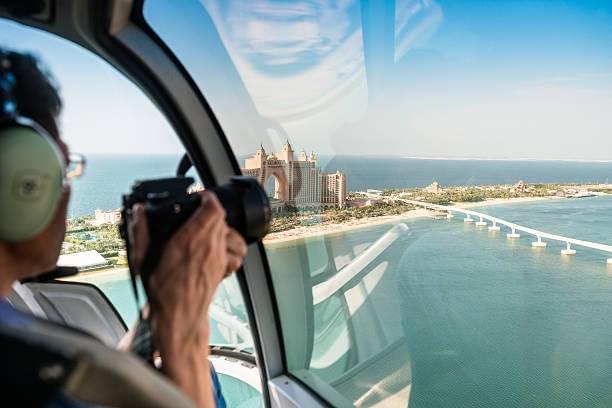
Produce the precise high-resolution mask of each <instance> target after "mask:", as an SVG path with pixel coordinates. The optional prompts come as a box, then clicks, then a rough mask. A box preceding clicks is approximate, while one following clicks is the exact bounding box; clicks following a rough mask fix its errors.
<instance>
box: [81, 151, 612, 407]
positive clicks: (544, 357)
mask: <svg viewBox="0 0 612 408" xmlns="http://www.w3.org/2000/svg"><path fill="white" fill-rule="evenodd" d="M124 159H125V160H126V162H125V163H123V164H122V166H121V167H119V166H117V165H113V164H112V163H111V162H112V160H110V159H108V161H107V160H105V159H101V160H100V161H99V162H97V163H99V164H100V165H102V166H108V167H109V168H112V170H111V171H112V174H113V175H114V176H113V177H101V176H96V177H93V178H92V179H90V178H89V176H91V175H93V176H95V175H96V174H101V173H98V171H99V169H95V168H94V163H96V160H95V159H92V160H91V166H92V168H91V171H90V172H89V173H87V174H86V177H85V179H84V180H82V181H81V182H80V183H82V185H77V186H75V193H81V192H83V191H89V192H90V193H91V194H94V195H96V197H100V196H108V195H114V194H118V193H120V192H122V191H121V190H122V189H125V188H127V187H129V185H130V184H131V181H132V180H131V179H130V177H129V176H128V174H124V173H130V174H135V175H142V176H143V177H150V176H153V175H155V176H158V175H159V176H162V175H164V172H171V171H172V169H173V168H174V164H173V161H172V160H171V159H170V158H158V159H157V160H156V161H155V164H152V165H150V166H148V165H147V164H146V163H145V161H142V162H141V161H138V160H136V161H134V160H132V161H131V159H128V158H124ZM122 160H123V159H122ZM143 160H144V159H143ZM336 166H337V167H338V168H340V169H341V170H343V171H344V172H345V173H346V174H347V179H348V182H349V190H361V189H365V188H379V189H381V188H394V187H411V186H422V185H427V184H429V183H430V182H431V181H432V180H434V179H435V180H438V181H439V182H440V183H442V184H443V185H454V184H457V185H460V184H500V183H513V182H515V181H517V180H518V179H523V180H525V181H527V182H583V183H587V182H589V183H590V182H594V183H597V182H607V180H608V177H609V176H612V164H611V163H576V162H531V161H525V162H514V161H512V162H510V161H475V162H470V161H461V160H448V161H447V160H444V161H440V160H415V159H402V158H393V159H383V158H355V157H336V158H333V159H331V160H330V161H329V163H328V164H327V169H328V170H329V171H335V167H336ZM377 166H379V167H377ZM385 166H387V167H385ZM88 180H89V181H88ZM94 180H96V182H97V183H98V187H95V188H94V187H92V186H86V184H85V183H86V182H89V183H94ZM75 195H76V194H75ZM107 198H108V197H107ZM88 202H91V203H94V204H95V203H97V201H95V200H92V201H88ZM88 205H89V207H88ZM91 205H93V204H87V205H86V204H85V202H81V204H79V205H77V206H75V207H73V209H72V211H76V212H80V213H82V214H87V213H91V208H93V207H91ZM95 205H98V204H95ZM117 205H118V201H117V204H112V202H111V204H109V206H108V207H107V208H113V206H115V207H116V206H117ZM611 208H612V196H602V197H592V198H583V199H557V200H546V201H536V202H529V203H514V204H503V205H496V206H483V207H480V208H478V209H477V210H478V211H482V212H485V213H489V214H492V215H495V216H497V217H499V218H502V219H505V220H508V221H513V222H516V223H519V224H521V225H524V226H528V227H532V228H536V229H539V230H542V231H546V232H550V233H555V234H561V235H566V236H570V237H573V238H578V239H583V240H590V241H595V242H599V243H604V244H608V245H612V230H611V229H610V225H611V224H612V211H610V209H611ZM462 218H463V217H459V216H458V217H455V218H454V219H452V220H433V219H428V218H427V219H407V220H404V221H403V223H404V224H405V225H406V227H407V230H406V231H405V232H404V233H402V234H401V235H400V236H399V237H398V238H397V239H396V240H395V241H393V243H392V244H391V245H390V246H389V247H388V248H386V250H384V251H383V252H382V253H380V254H379V255H377V256H376V257H375V258H374V259H372V260H371V262H369V263H368V264H367V265H365V266H364V268H363V272H362V275H361V278H360V279H359V280H356V281H354V282H352V283H351V284H350V285H348V286H347V287H346V288H345V289H344V290H343V291H341V292H335V293H334V294H333V296H330V297H329V298H326V299H325V300H323V301H322V302H320V303H318V304H316V305H313V304H310V305H308V304H307V305H306V308H305V307H304V305H303V304H301V303H299V302H298V300H297V299H298V297H295V296H283V294H281V293H278V294H277V299H278V300H279V301H280V302H282V303H281V304H280V305H279V311H280V313H281V321H282V322H283V324H285V325H287V326H286V330H287V332H286V333H285V335H286V336H287V338H289V337H290V336H291V334H292V332H297V333H298V334H299V335H301V336H302V338H303V337H304V335H302V334H300V333H301V332H300V330H306V327H308V328H309V329H308V331H307V332H306V336H307V338H311V339H312V350H311V360H310V361H311V365H310V368H309V371H310V372H311V373H312V374H315V375H316V376H317V377H319V378H320V379H323V380H324V381H327V382H329V383H332V384H334V387H335V388H336V390H337V391H338V392H340V393H341V394H343V395H344V396H345V397H346V398H348V399H350V400H352V401H354V400H355V398H357V397H358V396H359V395H361V394H362V393H363V392H365V391H367V387H369V386H370V385H371V384H377V386H376V389H377V394H376V395H379V396H380V397H381V398H382V396H385V395H389V394H393V393H396V392H397V391H398V390H401V389H405V388H406V387H407V386H410V387H411V388H410V390H411V391H410V397H409V400H406V401H404V402H402V403H400V405H398V406H408V405H409V406H410V407H439V406H461V407H463V406H466V407H490V406H495V407H525V406H538V407H558V406H571V407H585V408H587V407H588V408H591V407H610V406H612V393H611V392H610V390H609V384H611V383H612V324H611V321H610V316H612V265H607V264H606V260H607V258H610V257H612V256H611V255H609V254H606V253H603V252H598V251H595V250H588V249H584V248H580V247H575V249H576V250H577V254H576V255H575V256H563V255H561V253H560V250H561V249H563V247H564V245H562V244H561V243H553V242H549V246H548V247H547V248H538V249H536V248H532V247H531V242H532V241H533V237H530V236H527V235H525V234H523V235H522V236H521V238H520V239H514V240H510V239H507V238H506V235H505V233H506V231H503V230H502V231H500V232H498V233H492V232H489V231H488V230H487V228H480V229H479V228H477V227H475V226H474V225H466V224H464V223H463V221H462ZM396 223H397V222H396ZM392 227H393V225H392V224H388V225H376V226H371V227H365V228H360V229H356V230H349V231H345V232H341V233H335V234H331V235H327V236H325V237H324V238H321V237H313V238H306V239H301V240H297V241H293V242H292V243H291V244H286V243H281V244H274V243H272V244H267V245H266V252H267V256H268V261H269V264H270V267H271V271H272V275H273V280H274V282H275V285H276V287H277V288H278V287H280V286H279V285H281V283H282V282H283V279H285V278H287V277H288V276H287V274H288V273H290V274H291V276H290V279H285V280H284V281H285V282H286V284H287V285H289V286H288V287H293V286H294V283H292V282H295V279H305V280H304V281H305V282H311V284H312V285H317V284H320V283H322V282H326V281H327V280H329V279H330V278H331V277H332V276H334V275H335V274H336V273H337V271H340V270H342V268H343V267H344V266H345V265H347V264H350V263H351V261H353V260H355V259H356V258H357V257H359V255H360V254H362V253H363V251H365V250H366V249H367V248H370V247H372V245H373V244H374V243H375V242H376V241H377V240H378V239H380V238H381V237H382V236H383V235H384V234H385V233H386V232H387V231H389V230H390V229H391V228H392ZM296 259H301V263H300V264H296V261H295V260H296ZM306 264H307V265H309V267H308V268H307V270H306V271H304V270H302V271H300V266H303V265H306ZM315 271H316V272H315ZM321 271H323V272H321ZM304 273H305V274H306V275H304ZM95 282H96V284H98V285H99V286H100V287H101V288H102V289H103V290H104V291H105V292H106V293H107V295H108V296H109V297H110V299H111V300H112V301H113V302H114V303H115V304H116V306H117V308H118V310H119V312H120V313H121V314H122V315H123V316H124V318H125V319H126V320H127V321H133V319H134V317H135V306H134V303H133V299H132V296H131V289H130V287H129V283H128V281H127V274H126V275H125V276H113V277H108V276H107V277H104V276H102V277H100V278H99V279H97V281H95ZM230 286H231V285H230ZM230 293H231V288H229V287H228V288H225V287H224V288H222V290H221V293H220V295H219V298H218V300H217V304H219V305H225V306H227V307H228V308H229V309H228V310H233V311H234V312H236V311H237V312H236V314H238V315H240V316H244V315H245V313H244V308H243V306H240V305H239V303H240V302H236V299H235V298H232V299H231V300H230V296H229V294H230ZM307 298H308V297H307ZM236 303H238V306H236ZM230 304H233V306H232V305H230ZM304 310H307V311H309V313H311V314H310V315H311V318H312V323H311V325H305V326H298V327H297V328H296V327H293V328H291V329H290V328H289V326H290V325H291V324H292V323H293V322H295V321H296V318H297V317H299V316H301V315H302V314H303V311H304ZM228 339H229V340H228ZM230 340H231V336H229V337H228V333H227V330H224V329H223V328H222V327H220V326H217V325H216V324H213V333H212V341H213V342H218V343H228V342H231V341H230ZM347 371H350V372H351V375H343V374H344V373H346V372H347ZM364 387H366V388H364ZM373 398H374V400H373V401H374V402H376V401H377V400H376V398H377V397H376V396H374V397H373Z"/></svg>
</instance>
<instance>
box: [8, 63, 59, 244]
mask: <svg viewBox="0 0 612 408" xmlns="http://www.w3.org/2000/svg"><path fill="white" fill-rule="evenodd" d="M16 85H17V79H16V77H15V74H14V73H13V69H12V62H11V60H10V59H9V57H8V54H7V53H5V52H4V53H2V52H0V241H9V242H19V241H24V240H27V239H30V238H33V237H34V236H36V235H37V234H38V233H39V232H41V231H42V230H43V229H44V228H45V227H47V225H49V223H50V222H51V220H52V218H53V215H54V214H55V211H56V209H57V206H58V204H59V201H60V199H61V196H62V191H63V187H64V183H65V179H66V165H65V161H64V157H63V155H62V152H61V150H60V149H59V146H58V145H57V143H56V142H55V141H54V140H53V138H52V137H51V136H50V135H49V134H48V133H47V132H46V131H45V130H44V129H43V127H42V126H40V125H38V124H37V123H36V122H35V121H33V120H31V119H29V118H27V117H24V116H20V115H19V107H18V106H17V100H16V98H15V95H14V90H15V87H16Z"/></svg>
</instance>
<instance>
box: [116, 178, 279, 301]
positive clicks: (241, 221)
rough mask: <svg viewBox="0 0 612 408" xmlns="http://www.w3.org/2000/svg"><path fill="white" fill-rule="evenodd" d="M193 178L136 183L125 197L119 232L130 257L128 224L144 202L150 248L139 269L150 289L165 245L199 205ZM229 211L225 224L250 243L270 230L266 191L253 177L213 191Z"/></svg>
mask: <svg viewBox="0 0 612 408" xmlns="http://www.w3.org/2000/svg"><path fill="white" fill-rule="evenodd" d="M193 182H194V180H193V178H191V177H173V178H164V179H155V180H144V181H137V182H136V183H134V185H133V186H132V191H131V193H130V194H125V195H124V196H123V205H122V209H121V222H120V224H119V232H120V234H121V237H122V238H123V239H124V240H125V243H126V248H127V252H128V255H129V253H130V239H129V236H128V234H129V232H128V223H129V221H130V218H131V215H132V214H131V213H132V206H133V205H134V204H136V203H142V204H143V205H144V210H145V214H146V218H147V226H148V230H149V248H148V249H147V252H146V254H145V258H144V260H143V264H142V265H141V268H140V274H141V278H142V280H143V284H144V286H145V290H146V289H147V286H148V285H147V283H148V277H149V276H150V274H151V272H152V271H153V270H154V269H155V266H156V265H157V263H158V262H159V259H160V257H161V254H162V252H163V249H164V246H165V244H166V242H168V240H169V239H170V237H171V236H172V235H173V234H174V233H175V232H176V231H177V230H178V229H179V228H180V227H181V225H183V224H184V223H185V222H186V221H187V219H188V218H189V217H190V216H191V215H192V214H193V213H194V211H195V210H196V209H197V208H198V206H199V205H200V200H201V197H200V195H199V194H190V193H189V192H188V188H189V186H191V185H192V184H193ZM209 191H212V192H213V193H215V194H216V196H217V198H218V199H219V201H220V202H221V205H222V206H223V208H224V209H225V212H226V221H227V224H228V225H229V226H231V227H232V228H234V229H235V230H236V231H238V233H240V235H242V237H243V238H244V239H245V241H246V242H247V243H248V244H250V243H253V242H255V241H258V240H259V239H261V238H263V237H264V236H265V235H266V234H267V233H268V229H269V227H270V220H271V218H272V211H271V209H270V202H269V199H268V196H267V195H266V192H265V191H264V189H263V188H262V187H261V185H260V184H259V183H258V182H257V180H255V179H254V178H251V177H245V176H235V177H232V178H230V180H229V181H228V182H227V183H226V184H223V185H221V186H219V187H215V188H211V189H209Z"/></svg>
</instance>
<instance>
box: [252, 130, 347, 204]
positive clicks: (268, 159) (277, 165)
mask: <svg viewBox="0 0 612 408" xmlns="http://www.w3.org/2000/svg"><path fill="white" fill-rule="evenodd" d="M242 174H244V175H245V176H251V177H255V178H256V179H257V180H258V181H259V182H260V183H261V185H262V186H264V187H265V186H266V184H267V181H268V179H269V178H270V177H273V178H274V192H273V194H271V192H269V194H270V196H272V197H273V198H275V199H277V200H279V202H280V203H282V204H289V205H293V206H296V207H298V208H306V207H313V208H316V207H340V208H342V207H344V206H345V204H346V176H345V175H344V173H341V172H340V171H339V170H338V171H336V172H335V173H322V172H321V169H320V168H319V167H317V158H316V156H315V155H314V153H311V154H310V155H307V154H306V152H305V151H302V152H301V153H300V154H299V155H298V157H297V159H296V158H295V155H294V151H293V149H292V148H291V144H289V142H287V143H285V145H284V146H283V150H282V151H281V152H279V153H276V154H267V153H266V151H265V150H264V148H263V146H260V147H259V149H257V151H256V152H255V154H254V155H253V157H251V158H248V159H246V160H245V163H244V168H243V169H242Z"/></svg>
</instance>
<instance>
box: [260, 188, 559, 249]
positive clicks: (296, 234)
mask: <svg viewBox="0 0 612 408" xmlns="http://www.w3.org/2000/svg"><path fill="white" fill-rule="evenodd" d="M561 198H563V197H556V196H547V197H516V198H492V199H487V200H485V201H478V202H473V203H458V204H456V205H454V207H458V208H478V207H488V206H495V205H501V204H520V203H530V202H534V201H546V200H557V199H561ZM430 214H431V212H430V211H428V210H424V209H415V210H410V211H407V212H405V213H402V214H398V215H383V216H381V217H367V218H360V219H357V220H351V221H348V222H344V223H340V224H321V225H315V226H313V225H309V226H304V227H298V228H293V229H290V230H287V231H281V232H275V233H272V234H268V236H266V237H265V238H264V239H263V242H264V244H268V243H269V244H281V243H284V242H291V241H296V240H299V239H303V238H311V237H315V236H326V235H331V234H339V233H343V232H346V231H351V230H356V229H360V228H368V227H372V226H376V225H384V224H391V223H394V222H399V221H402V220H413V219H418V218H426V217H429V216H430Z"/></svg>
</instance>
